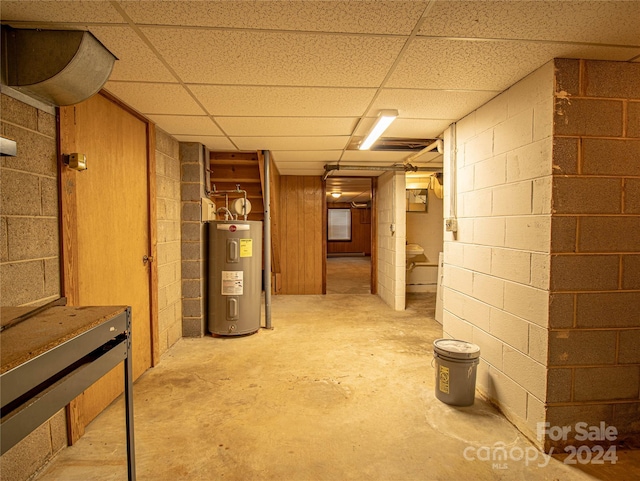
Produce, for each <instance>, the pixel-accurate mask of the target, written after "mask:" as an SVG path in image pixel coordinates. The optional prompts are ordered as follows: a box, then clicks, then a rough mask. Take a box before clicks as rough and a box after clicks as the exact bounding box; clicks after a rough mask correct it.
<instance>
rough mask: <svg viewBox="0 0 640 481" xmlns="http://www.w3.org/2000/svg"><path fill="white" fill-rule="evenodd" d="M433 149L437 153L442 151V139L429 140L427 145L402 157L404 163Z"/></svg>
mask: <svg viewBox="0 0 640 481" xmlns="http://www.w3.org/2000/svg"><path fill="white" fill-rule="evenodd" d="M433 149H437V150H438V153H439V154H442V153H444V142H443V141H442V139H437V140H435V141H434V142H431V143H430V144H429V145H427V146H426V147H425V148H424V149H422V150H421V151H420V152H416V153H415V154H411V155H410V156H409V157H407V158H406V159H404V163H405V164H408V163H410V162H413V161H414V160H416V159H417V158H418V157H421V156H422V155H424V154H426V153H427V152H431V151H432V150H433Z"/></svg>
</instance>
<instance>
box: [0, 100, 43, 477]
mask: <svg viewBox="0 0 640 481" xmlns="http://www.w3.org/2000/svg"><path fill="white" fill-rule="evenodd" d="M3 97H4V96H3ZM50 457H51V432H50V427H49V421H46V422H45V423H44V424H42V425H40V426H39V427H37V428H36V429H35V430H34V431H32V432H31V434H29V435H27V437H26V438H24V439H23V440H22V441H20V442H19V443H18V444H16V445H15V446H13V447H12V448H11V449H10V450H9V451H7V452H5V453H4V454H3V455H2V462H1V463H0V478H2V479H3V480H14V479H15V480H27V479H31V476H32V475H33V474H34V473H35V472H36V471H37V470H38V469H40V468H41V467H42V466H43V465H44V463H45V462H46V461H47V459H49V458H50Z"/></svg>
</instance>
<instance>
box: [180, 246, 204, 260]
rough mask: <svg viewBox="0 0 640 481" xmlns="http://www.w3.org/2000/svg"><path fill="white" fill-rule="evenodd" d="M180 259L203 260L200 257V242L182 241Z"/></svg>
mask: <svg viewBox="0 0 640 481" xmlns="http://www.w3.org/2000/svg"><path fill="white" fill-rule="evenodd" d="M182 260H185V261H200V260H203V259H202V257H200V244H199V243H197V242H183V243H182Z"/></svg>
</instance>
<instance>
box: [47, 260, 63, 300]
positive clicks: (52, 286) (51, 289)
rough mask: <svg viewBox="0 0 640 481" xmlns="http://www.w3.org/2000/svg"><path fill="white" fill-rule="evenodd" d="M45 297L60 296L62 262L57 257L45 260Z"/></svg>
mask: <svg viewBox="0 0 640 481" xmlns="http://www.w3.org/2000/svg"><path fill="white" fill-rule="evenodd" d="M43 263H44V296H45V297H51V296H60V293H61V292H62V285H61V282H60V260H59V259H58V258H57V257H52V258H50V259H44V261H43Z"/></svg>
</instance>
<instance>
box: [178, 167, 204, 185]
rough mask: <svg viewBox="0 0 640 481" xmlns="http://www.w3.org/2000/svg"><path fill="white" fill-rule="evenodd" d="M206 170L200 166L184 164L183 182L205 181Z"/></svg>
mask: <svg viewBox="0 0 640 481" xmlns="http://www.w3.org/2000/svg"><path fill="white" fill-rule="evenodd" d="M203 174H204V170H203V167H202V165H200V164H185V163H183V164H182V177H181V179H180V180H182V182H197V183H201V182H202V181H203Z"/></svg>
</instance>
